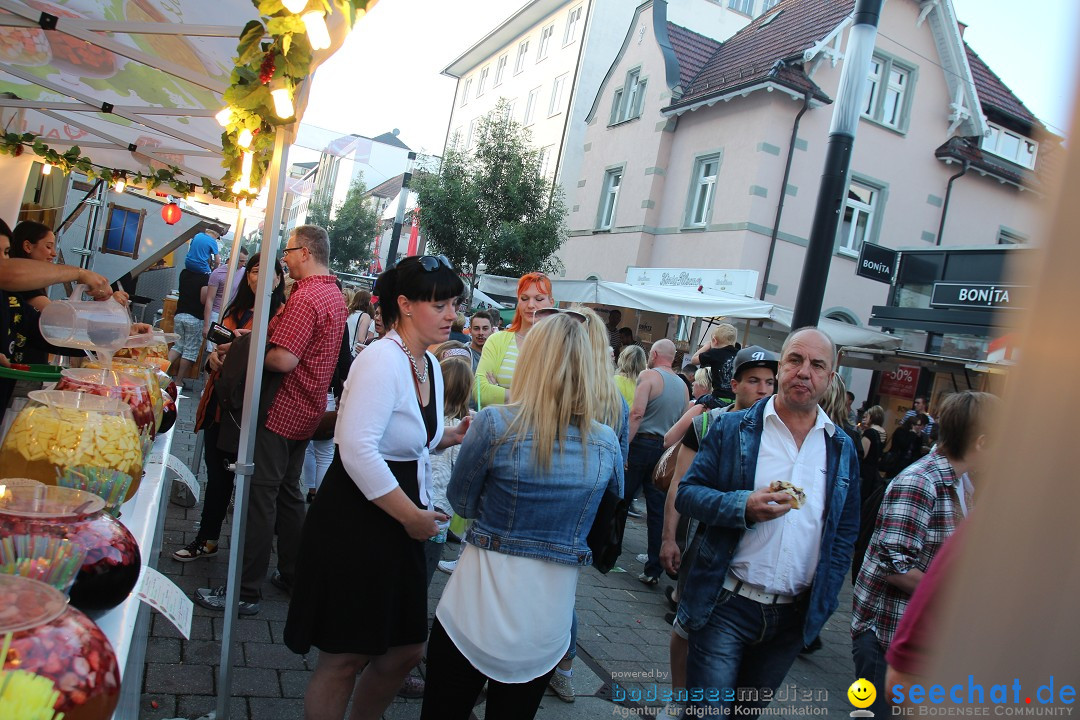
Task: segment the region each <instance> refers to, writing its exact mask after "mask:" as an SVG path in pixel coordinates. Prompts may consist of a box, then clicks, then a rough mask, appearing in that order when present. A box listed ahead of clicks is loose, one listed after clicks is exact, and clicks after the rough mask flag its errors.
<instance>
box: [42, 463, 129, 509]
mask: <svg viewBox="0 0 1080 720" xmlns="http://www.w3.org/2000/svg"><path fill="white" fill-rule="evenodd" d="M56 475H57V480H56V484H57V485H59V486H60V487H67V488H75V489H76V490H85V491H86V492H89V493H93V494H94V495H97V496H98V497H100V498H101V499H102V500H104V501H105V512H107V513H109V514H110V515H112V516H113V517H119V515H120V505H121V504H122V503H123V502H124V496H125V495H126V494H127V491H128V488H129V487H130V486H131V476H130V475H128V474H127V473H122V472H120V471H119V470H113V469H112V468H99V467H87V466H86V465H78V466H76V467H71V468H67V469H66V470H60V469H57V471H56Z"/></svg>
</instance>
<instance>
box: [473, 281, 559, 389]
mask: <svg viewBox="0 0 1080 720" xmlns="http://www.w3.org/2000/svg"><path fill="white" fill-rule="evenodd" d="M554 305H555V300H554V299H553V298H552V297H551V280H550V279H549V278H548V276H547V275H545V274H544V273H542V272H531V273H526V274H524V275H522V276H521V279H520V280H518V286H517V309H516V310H515V311H514V320H513V322H511V323H510V324H509V325H508V326H507V328H506V329H505V330H502V331H500V332H497V333H494V334H493V335H491V337H489V338H488V339H487V341H486V342H485V343H484V352H483V354H482V355H481V356H480V363H479V364H478V365H477V366H476V398H477V401H476V406H477V409H478V410H479V409H480V408H483V407H487V406H488V405H504V404H506V402H507V399H508V397H509V394H510V379H511V378H512V377H513V376H514V368H515V367H516V366H517V357H518V348H519V347H521V344H522V343H523V342H524V341H525V336H526V335H528V334H529V330H531V329H532V326H533V321H534V318H533V316H534V315H535V313H536V311H537V310H539V309H541V308H547V307H553V306H554Z"/></svg>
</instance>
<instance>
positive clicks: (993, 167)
mask: <svg viewBox="0 0 1080 720" xmlns="http://www.w3.org/2000/svg"><path fill="white" fill-rule="evenodd" d="M977 140H978V138H963V137H955V136H954V137H951V138H949V139H948V140H947V141H945V143H944V144H942V145H941V146H940V147H938V148H937V150H935V151H934V156H935V157H936V158H938V159H939V160H944V159H946V158H951V159H953V160H961V161H965V160H966V161H967V163H968V164H969V165H970V166H971V167H972V168H973V169H975V170H976V171H982V172H985V173H987V174H988V175H993V176H994V177H996V178H999V179H1001V180H1005V181H1006V182H1009V183H1012V184H1013V185H1018V186H1022V187H1025V188H1027V189H1029V190H1040V191H1042V190H1045V189H1046V188H1045V183H1044V182H1042V181H1041V180H1040V177H1039V174H1037V173H1033V172H1032V171H1030V170H1028V169H1026V168H1023V167H1020V166H1019V165H1017V164H1015V163H1011V162H1009V161H1008V160H1005V159H1003V158H999V157H998V156H997V155H994V154H993V153H988V152H984V151H983V149H982V148H981V147H979V145H978V144H977V142H976V141H977ZM1042 159H1043V158H1041V157H1040V158H1039V161H1038V162H1037V164H1040V165H1041V161H1042Z"/></svg>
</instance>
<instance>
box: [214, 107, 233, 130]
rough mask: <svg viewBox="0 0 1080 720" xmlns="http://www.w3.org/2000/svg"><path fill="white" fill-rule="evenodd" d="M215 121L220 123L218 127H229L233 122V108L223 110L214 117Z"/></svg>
mask: <svg viewBox="0 0 1080 720" xmlns="http://www.w3.org/2000/svg"><path fill="white" fill-rule="evenodd" d="M214 119H215V120H217V121H218V125H220V126H221V127H227V126H228V124H229V123H230V122H232V108H231V107H229V106H228V105H226V106H225V107H223V108H221V110H219V111H218V113H217V115H214Z"/></svg>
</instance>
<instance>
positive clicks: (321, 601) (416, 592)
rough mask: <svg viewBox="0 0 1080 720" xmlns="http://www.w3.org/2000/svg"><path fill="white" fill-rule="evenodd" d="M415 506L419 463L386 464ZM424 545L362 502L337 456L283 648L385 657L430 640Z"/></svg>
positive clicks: (302, 563) (317, 506)
mask: <svg viewBox="0 0 1080 720" xmlns="http://www.w3.org/2000/svg"><path fill="white" fill-rule="evenodd" d="M386 464H387V465H388V466H389V468H390V472H391V473H393V475H394V477H395V478H396V479H397V481H398V484H399V485H400V486H401V489H402V490H403V491H404V492H405V494H406V495H407V496H408V497H409V499H410V500H412V501H413V503H415V504H416V506H417V507H423V506H422V505H421V504H420V488H419V485H418V482H417V462H416V461H410V462H393V461H386ZM427 633H428V618H427V576H426V570H425V561H424V541H420V540H413V539H412V538H410V537H409V535H408V533H406V532H405V528H404V527H403V526H402V525H401V523H399V522H398V521H397V520H395V519H394V518H392V517H390V516H389V515H387V514H386V513H385V512H383V511H382V510H381V509H380V508H379V507H378V506H377V505H375V504H374V503H372V502H371V501H369V500H368V499H367V498H365V497H364V494H363V493H362V492H360V489H359V488H358V487H357V486H356V484H355V483H354V482H353V481H352V479H351V478H350V477H349V474H348V473H347V472H346V471H345V467H344V466H343V465H342V464H341V458H340V456H339V455H338V454H337V453H335V454H334V462H333V463H332V464H331V465H330V468H329V469H328V470H327V471H326V476H325V478H324V479H323V484H322V487H320V488H319V493H318V495H317V496H316V497H315V500H314V502H313V503H312V504H311V508H310V510H309V511H308V515H307V520H306V521H305V522H304V531H303V536H302V539H301V541H300V557H299V560H298V562H297V566H296V577H295V578H294V580H293V592H292V600H291V602H290V603H289V618H288V622H287V623H286V624H285V644H286V645H287V646H288V647H289V649H290V650H292V651H293V652H296V653H300V654H304V653H307V652H308V651H309V650H310V649H311V646H313V645H314V646H315V647H317V648H319V649H320V650H322V651H325V652H331V653H353V654H359V655H381V654H383V653H385V652H386V651H387V650H388V649H389V648H392V647H397V646H401V645H415V644H417V643H422V642H424V641H425V640H427Z"/></svg>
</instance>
